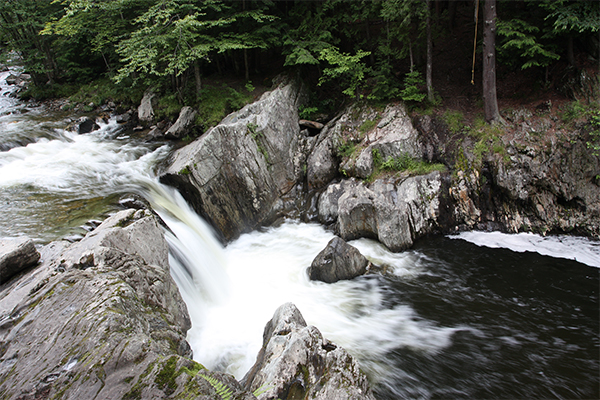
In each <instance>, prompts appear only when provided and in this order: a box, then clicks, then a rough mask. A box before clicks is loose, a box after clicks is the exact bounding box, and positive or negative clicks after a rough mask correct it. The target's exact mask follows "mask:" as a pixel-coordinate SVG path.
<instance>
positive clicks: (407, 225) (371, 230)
mask: <svg viewBox="0 0 600 400" xmlns="http://www.w3.org/2000/svg"><path fill="white" fill-rule="evenodd" d="M443 187H444V186H443V182H442V175H441V174H440V173H439V172H433V173H431V174H429V175H422V176H414V177H409V178H403V179H401V178H394V179H388V180H382V179H378V180H376V181H374V182H373V183H371V184H366V183H364V182H359V181H357V180H355V179H350V180H348V181H343V182H340V183H339V184H334V185H330V186H329V187H328V188H327V190H326V191H325V192H324V193H323V194H322V195H321V197H320V199H319V205H318V207H319V221H321V222H322V223H331V222H333V221H336V222H337V225H336V229H337V232H338V234H339V235H340V236H341V237H342V238H343V239H344V240H352V239H358V238H362V237H366V238H372V239H376V240H379V241H380V242H381V243H383V244H385V245H386V246H387V247H388V248H389V249H390V250H392V251H401V250H404V249H406V248H408V247H410V246H412V244H413V242H414V240H415V239H416V238H418V237H421V236H423V235H425V234H427V233H429V232H432V231H434V230H436V229H437V228H439V226H440V223H439V217H440V212H441V197H442V194H443Z"/></svg>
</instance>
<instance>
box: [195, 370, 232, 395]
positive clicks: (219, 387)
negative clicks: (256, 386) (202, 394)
mask: <svg viewBox="0 0 600 400" xmlns="http://www.w3.org/2000/svg"><path fill="white" fill-rule="evenodd" d="M199 375H200V376H201V377H202V378H204V380H206V381H207V382H208V383H209V384H210V386H212V387H213V389H215V391H216V392H217V395H219V397H221V399H222V400H231V396H232V395H233V391H232V390H231V388H229V387H228V386H227V385H225V384H224V383H223V382H221V381H220V380H218V379H217V378H214V377H212V376H207V375H204V374H199Z"/></svg>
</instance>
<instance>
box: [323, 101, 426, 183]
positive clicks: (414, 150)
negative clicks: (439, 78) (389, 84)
mask: <svg viewBox="0 0 600 400" xmlns="http://www.w3.org/2000/svg"><path fill="white" fill-rule="evenodd" d="M357 107H358V106H357V105H352V106H350V107H348V109H347V110H346V111H345V112H344V114H343V115H342V116H341V117H340V118H339V120H338V121H337V123H336V125H335V126H334V127H333V128H332V129H333V131H335V132H337V134H338V135H339V137H340V140H341V141H342V142H344V141H345V142H353V143H355V144H356V145H357V154H354V155H353V156H351V157H348V158H347V159H345V160H344V161H343V165H342V170H343V171H344V172H345V173H346V174H347V175H349V176H355V177H357V178H360V179H367V178H368V177H369V176H371V174H372V173H373V169H374V163H373V152H377V153H378V156H379V158H380V159H381V160H384V161H385V160H387V159H388V158H389V157H392V158H395V157H400V156H403V155H408V156H410V157H413V158H420V157H421V155H422V153H423V150H422V147H423V145H422V144H421V141H420V138H419V132H418V131H417V130H416V129H415V128H414V127H413V124H412V121H411V119H410V117H409V115H408V113H407V112H406V109H405V107H404V105H403V104H402V103H397V104H390V105H388V106H387V107H386V109H385V110H384V111H383V112H378V111H376V110H374V109H372V108H370V107H363V108H357ZM376 121H379V122H378V123H377V124H376V125H374V124H375V122H376ZM369 122H370V123H371V124H373V127H371V128H369V124H368V123H369Z"/></svg>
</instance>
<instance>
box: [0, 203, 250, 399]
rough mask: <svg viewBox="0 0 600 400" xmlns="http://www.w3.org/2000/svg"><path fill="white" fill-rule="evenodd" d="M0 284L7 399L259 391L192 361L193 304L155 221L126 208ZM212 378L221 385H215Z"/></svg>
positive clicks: (0, 387)
mask: <svg viewBox="0 0 600 400" xmlns="http://www.w3.org/2000/svg"><path fill="white" fill-rule="evenodd" d="M41 253H42V260H43V261H42V264H41V266H40V267H38V268H36V269H35V270H33V271H31V272H29V273H27V274H25V275H23V276H22V277H20V278H19V279H15V280H14V281H11V282H8V283H7V284H5V285H3V286H2V288H1V289H2V290H1V291H0V382H2V383H1V384H0V393H1V394H2V397H3V398H6V399H46V398H65V399H67V398H70V399H84V398H85V399H91V398H96V399H116V398H145V399H146V398H147V399H149V398H167V397H178V396H179V397H181V396H183V393H186V395H192V396H194V397H195V396H200V395H202V396H205V397H204V398H214V399H216V398H219V397H218V395H217V389H215V385H216V382H225V383H224V384H226V385H227V387H228V390H229V391H230V392H231V393H235V394H236V396H237V397H236V398H253V397H252V395H250V394H246V393H244V392H243V390H242V388H241V386H239V385H238V384H237V382H235V380H234V379H233V378H231V377H229V376H227V375H224V374H217V373H212V372H210V371H207V370H205V369H203V368H202V366H200V365H199V364H197V363H195V362H194V361H192V360H191V359H190V356H191V350H190V347H189V345H188V344H187V342H186V340H185V335H186V332H187V330H188V329H189V327H190V320H189V317H188V314H187V309H186V306H185V304H184V302H183V300H182V299H181V296H180V295H179V291H178V290H177V287H176V285H175V283H174V282H173V280H172V278H171V276H170V274H169V266H168V264H167V245H166V242H165V241H164V239H163V237H162V232H161V230H160V228H159V227H158V223H157V221H156V219H155V218H154V217H152V216H150V215H149V214H147V212H144V211H141V210H140V211H136V210H126V211H122V212H120V213H118V214H116V215H115V216H113V217H111V218H109V219H108V220H106V221H104V223H103V224H101V225H100V226H99V227H98V228H97V229H95V230H94V231H93V232H92V233H90V234H88V235H87V236H86V237H85V238H84V239H83V240H81V241H80V242H78V243H75V244H67V243H65V242H55V243H51V244H49V245H47V246H45V247H44V248H43V249H42V252H41ZM211 381H212V383H211Z"/></svg>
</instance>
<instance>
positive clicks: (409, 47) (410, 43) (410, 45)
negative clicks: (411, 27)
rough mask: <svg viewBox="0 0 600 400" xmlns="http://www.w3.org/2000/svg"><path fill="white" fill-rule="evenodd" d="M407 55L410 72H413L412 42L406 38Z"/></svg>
mask: <svg viewBox="0 0 600 400" xmlns="http://www.w3.org/2000/svg"><path fill="white" fill-rule="evenodd" d="M408 55H409V57H410V72H413V68H414V66H415V61H414V60H413V51H412V41H411V40H410V38H408Z"/></svg>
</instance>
